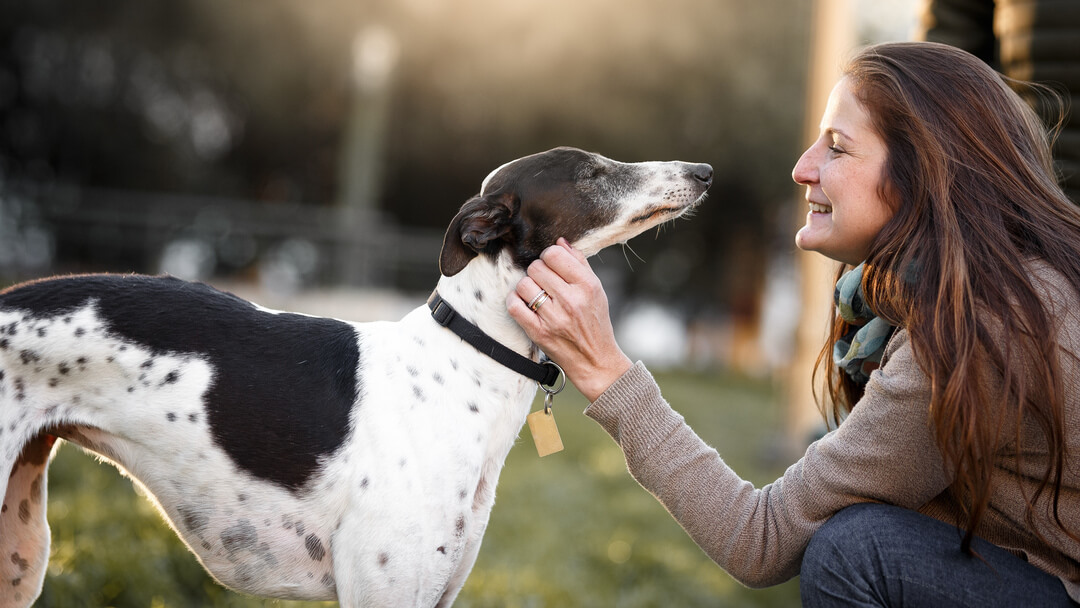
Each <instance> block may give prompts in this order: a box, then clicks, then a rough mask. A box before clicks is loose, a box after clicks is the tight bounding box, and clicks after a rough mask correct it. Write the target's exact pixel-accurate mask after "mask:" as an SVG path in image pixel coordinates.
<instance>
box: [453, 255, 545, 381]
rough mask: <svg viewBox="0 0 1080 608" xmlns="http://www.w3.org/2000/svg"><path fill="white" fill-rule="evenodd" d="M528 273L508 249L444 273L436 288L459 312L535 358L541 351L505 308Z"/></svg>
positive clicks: (488, 332) (522, 353) (515, 349)
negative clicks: (514, 261) (512, 292)
mask: <svg viewBox="0 0 1080 608" xmlns="http://www.w3.org/2000/svg"><path fill="white" fill-rule="evenodd" d="M524 276H525V271H524V270H523V269H521V268H520V267H518V266H516V265H515V264H514V263H513V258H512V256H511V255H510V254H509V252H508V251H506V250H503V251H501V252H500V253H499V255H498V257H496V258H492V257H490V256H487V255H478V256H476V257H475V258H473V259H472V260H471V261H470V262H469V263H468V264H467V265H466V266H465V268H463V269H462V270H461V272H459V273H457V274H455V275H454V276H452V277H448V276H442V277H440V278H439V284H438V287H437V288H436V289H437V290H438V292H439V295H441V296H442V297H443V299H445V300H446V301H447V302H449V303H450V305H451V306H453V307H454V309H455V310H457V312H458V314H459V315H461V316H462V317H464V318H465V319H467V320H468V321H470V322H471V323H472V324H473V325H476V326H477V327H479V328H480V330H481V331H483V332H484V333H485V334H487V335H489V336H491V337H492V338H494V339H495V340H496V341H497V342H499V343H501V344H502V345H504V346H506V347H507V348H510V349H512V350H514V351H515V352H517V353H518V354H520V355H524V356H526V357H529V358H531V359H533V360H535V359H536V358H537V356H538V354H539V353H538V350H537V348H536V346H535V345H534V344H533V342H532V340H530V339H529V337H528V336H527V335H526V334H525V332H524V330H522V329H521V327H520V326H519V325H518V324H517V322H516V321H514V319H513V318H511V317H510V313H508V312H507V311H506V296H507V295H509V294H510V292H511V291H513V290H514V288H515V287H516V286H517V283H518V281H520V280H521V279H522V277H524Z"/></svg>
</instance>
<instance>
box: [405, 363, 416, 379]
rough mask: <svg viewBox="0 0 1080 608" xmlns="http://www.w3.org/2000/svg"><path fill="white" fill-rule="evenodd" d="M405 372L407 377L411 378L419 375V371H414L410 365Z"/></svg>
mask: <svg viewBox="0 0 1080 608" xmlns="http://www.w3.org/2000/svg"><path fill="white" fill-rule="evenodd" d="M405 371H407V372H409V375H410V376H412V377H413V378H415V377H417V376H419V375H420V370H418V369H416V368H415V367H413V366H411V365H410V366H408V367H406V368H405Z"/></svg>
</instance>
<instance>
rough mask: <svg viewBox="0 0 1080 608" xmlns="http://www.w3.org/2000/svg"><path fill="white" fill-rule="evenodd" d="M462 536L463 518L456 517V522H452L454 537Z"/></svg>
mask: <svg viewBox="0 0 1080 608" xmlns="http://www.w3.org/2000/svg"><path fill="white" fill-rule="evenodd" d="M462 534H465V516H464V515H458V518H457V521H455V522H454V536H461V535H462Z"/></svg>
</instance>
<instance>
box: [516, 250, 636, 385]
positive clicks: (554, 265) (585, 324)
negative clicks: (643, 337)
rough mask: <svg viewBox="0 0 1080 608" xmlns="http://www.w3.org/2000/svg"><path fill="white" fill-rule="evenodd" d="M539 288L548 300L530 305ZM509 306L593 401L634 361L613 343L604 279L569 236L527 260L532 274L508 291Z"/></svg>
mask: <svg viewBox="0 0 1080 608" xmlns="http://www.w3.org/2000/svg"><path fill="white" fill-rule="evenodd" d="M541 289H542V290H543V291H545V292H547V294H548V299H546V300H544V301H543V302H542V303H540V305H539V306H535V304H534V307H533V308H534V309H535V310H533V309H530V308H529V305H530V304H531V303H534V302H536V298H537V296H538V294H540V291H541ZM506 309H507V310H508V311H509V312H510V316H511V317H513V319H514V320H515V321H517V323H518V325H520V326H521V327H522V329H524V330H525V333H526V334H528V335H529V338H531V339H532V340H533V342H536V343H537V344H538V345H539V346H540V348H541V349H543V351H544V352H545V353H547V355H548V356H549V357H551V360H552V361H554V362H555V363H558V364H559V366H560V367H562V368H563V371H564V372H565V373H566V376H567V378H568V379H569V380H570V381H571V382H573V383H574V386H576V387H577V388H578V390H579V391H581V393H582V394H583V395H585V398H586V399H588V400H589V402H592V401H595V400H596V399H597V397H599V396H600V394H601V393H603V392H604V391H605V390H607V388H608V387H609V386H611V384H612V383H613V382H615V381H616V380H618V379H619V377H620V376H622V375H623V374H624V373H626V370H628V369H630V367H631V366H632V365H633V362H632V361H630V359H629V357H627V356H626V355H625V354H624V353H623V352H622V349H620V348H619V345H618V344H617V343H616V342H615V331H614V330H613V329H612V327H611V317H610V314H609V312H608V301H607V294H605V293H604V288H603V286H601V285H600V279H599V278H597V276H596V274H594V273H593V271H592V268H590V267H589V263H588V261H586V259H585V256H584V255H582V253H581V252H580V251H578V250H576V249H574V248H573V247H571V246H570V243H569V242H567V241H566V239H562V238H560V239H559V241H558V244H556V245H553V246H551V247H548V248H547V249H545V250H544V251H543V253H541V254H540V259H539V260H536V261H535V262H533V263H532V264H529V269H528V275H527V276H526V277H525V278H523V279H521V281H519V282H518V284H517V288H516V289H515V290H514V292H512V293H511V294H510V295H509V296H507V298H506Z"/></svg>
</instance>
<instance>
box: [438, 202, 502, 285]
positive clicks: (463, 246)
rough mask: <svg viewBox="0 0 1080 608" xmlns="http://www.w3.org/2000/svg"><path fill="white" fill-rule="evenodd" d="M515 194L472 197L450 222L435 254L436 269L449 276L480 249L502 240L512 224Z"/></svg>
mask: <svg viewBox="0 0 1080 608" xmlns="http://www.w3.org/2000/svg"><path fill="white" fill-rule="evenodd" d="M516 208H517V197H516V196H514V195H513V194H511V193H509V192H502V193H498V194H491V195H488V196H479V195H477V196H474V197H472V198H471V199H469V200H467V201H465V204H464V205H462V206H461V210H460V211H458V214H457V215H456V216H454V219H453V220H452V221H451V222H450V227H449V228H447V229H446V236H444V237H443V246H442V253H441V254H440V255H439V272H441V273H442V274H443V275H444V276H448V277H452V276H454V275H455V274H457V273H459V272H461V269H462V268H464V267H465V265H466V264H468V263H469V260H471V259H473V258H474V257H476V256H477V254H479V253H480V252H482V251H484V250H485V249H488V248H489V247H490V246H492V245H494V244H495V243H497V242H498V241H499V240H500V239H502V238H503V237H504V236H506V234H507V233H508V232H510V228H511V227H512V225H513V218H514V212H515V209H516Z"/></svg>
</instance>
